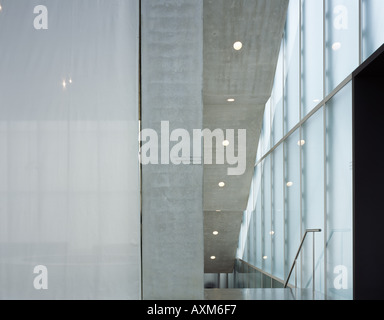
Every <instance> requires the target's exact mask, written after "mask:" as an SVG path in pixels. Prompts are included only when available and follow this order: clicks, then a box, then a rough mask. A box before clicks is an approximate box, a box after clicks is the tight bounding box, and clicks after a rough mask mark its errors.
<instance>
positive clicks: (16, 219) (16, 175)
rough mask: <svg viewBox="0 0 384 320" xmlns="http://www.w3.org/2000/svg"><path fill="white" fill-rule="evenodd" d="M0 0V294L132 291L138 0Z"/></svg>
mask: <svg viewBox="0 0 384 320" xmlns="http://www.w3.org/2000/svg"><path fill="white" fill-rule="evenodd" d="M43 3H44V4H45V6H44V7H42V6H39V5H40V4H42V2H41V1H35V0H18V1H13V0H2V1H1V6H2V10H1V12H0V43H1V44H2V45H1V50H0V70H1V73H0V100H1V103H0V299H140V296H141V293H140V290H141V289H140V283H141V280H140V277H141V275H140V269H141V266H140V186H139V166H138V158H137V150H138V138H137V137H138V35H139V33H138V30H139V20H138V18H139V11H138V10H139V6H138V4H139V2H138V1H134V0H130V1H125V0H114V1H110V0H98V1H95V0H82V1H76V0H66V1H62V0H50V1H43Z"/></svg>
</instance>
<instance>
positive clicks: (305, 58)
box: [301, 0, 324, 118]
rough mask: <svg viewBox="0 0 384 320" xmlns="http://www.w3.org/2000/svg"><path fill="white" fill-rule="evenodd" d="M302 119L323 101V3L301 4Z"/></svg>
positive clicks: (307, 2) (305, 2)
mask: <svg viewBox="0 0 384 320" xmlns="http://www.w3.org/2000/svg"><path fill="white" fill-rule="evenodd" d="M301 24H302V44H301V45H302V50H301V55H302V56H301V65H302V70H301V72H302V80H301V81H302V92H301V99H302V117H303V118H304V117H305V116H306V115H307V114H308V113H309V112H310V111H311V110H312V109H313V108H314V107H315V106H316V105H318V104H319V102H320V101H322V100H323V60H324V59H323V33H324V32H323V1H318V0H315V1H313V0H312V1H311V0H309V1H308V0H307V1H303V2H302V22H301Z"/></svg>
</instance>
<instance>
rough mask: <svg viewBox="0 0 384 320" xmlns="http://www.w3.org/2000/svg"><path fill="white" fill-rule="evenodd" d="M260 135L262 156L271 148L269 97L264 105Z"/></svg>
mask: <svg viewBox="0 0 384 320" xmlns="http://www.w3.org/2000/svg"><path fill="white" fill-rule="evenodd" d="M262 135H263V136H262V141H263V147H262V154H263V156H264V155H265V154H266V153H267V152H268V151H269V150H270V149H271V99H269V100H268V102H267V104H266V105H265V111H264V120H263V131H262Z"/></svg>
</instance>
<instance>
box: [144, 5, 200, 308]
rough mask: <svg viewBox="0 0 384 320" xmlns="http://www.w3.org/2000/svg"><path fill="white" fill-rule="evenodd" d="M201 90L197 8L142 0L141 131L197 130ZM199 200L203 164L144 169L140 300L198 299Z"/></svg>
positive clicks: (160, 165)
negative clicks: (165, 125) (166, 126)
mask: <svg viewBox="0 0 384 320" xmlns="http://www.w3.org/2000/svg"><path fill="white" fill-rule="evenodd" d="M202 86H203V1H202V0H183V1H180V0H143V1H142V129H146V128H150V129H154V130H156V131H157V132H158V134H159V137H160V125H161V121H169V122H170V131H171V132H172V130H174V129H177V128H180V129H186V130H188V131H189V132H191V130H193V129H202V123H203V121H202V117H203V103H202ZM168 139H169V137H168ZM175 144H176V143H171V148H172V146H173V145H175ZM161 151H162V150H161V148H160V146H159V154H160V153H161ZM202 201H203V166H202V165H173V164H169V165H167V164H159V165H143V167H142V223H143V230H142V242H143V243H142V260H143V298H144V299H145V300H174V299H177V300H196V299H198V300H200V299H203V298H204V275H203V273H204V257H203V255H204V243H203V241H204V236H203V203H202ZM186 288H187V290H186Z"/></svg>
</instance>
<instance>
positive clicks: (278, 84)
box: [271, 44, 284, 147]
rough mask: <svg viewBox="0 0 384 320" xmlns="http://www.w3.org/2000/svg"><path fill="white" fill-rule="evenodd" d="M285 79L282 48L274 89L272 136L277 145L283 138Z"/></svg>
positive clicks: (273, 144)
mask: <svg viewBox="0 0 384 320" xmlns="http://www.w3.org/2000/svg"><path fill="white" fill-rule="evenodd" d="M283 81H284V51H283V44H282V45H281V48H280V53H279V60H278V63H277V67H276V75H275V81H274V85H273V90H272V98H271V99H272V104H271V113H272V114H271V117H272V128H271V130H272V134H271V135H272V137H271V140H272V142H271V146H272V147H273V146H275V145H276V143H278V142H279V141H280V140H281V139H282V138H283V96H284V93H283Z"/></svg>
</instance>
